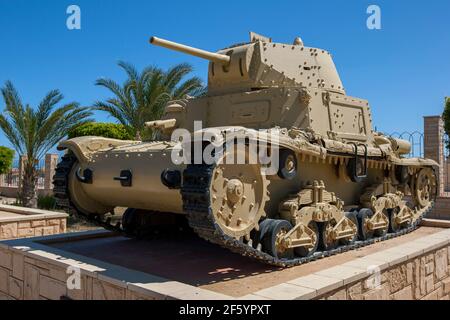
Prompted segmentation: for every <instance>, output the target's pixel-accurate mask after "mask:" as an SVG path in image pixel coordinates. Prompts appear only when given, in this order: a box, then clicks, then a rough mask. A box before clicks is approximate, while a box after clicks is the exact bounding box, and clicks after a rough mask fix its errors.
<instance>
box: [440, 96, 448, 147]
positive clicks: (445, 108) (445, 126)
mask: <svg viewBox="0 0 450 320" xmlns="http://www.w3.org/2000/svg"><path fill="white" fill-rule="evenodd" d="M442 120H443V121H444V130H445V133H446V134H448V135H450V97H447V98H445V106H444V113H443V114H442ZM447 148H449V149H450V142H449V143H448V144H447Z"/></svg>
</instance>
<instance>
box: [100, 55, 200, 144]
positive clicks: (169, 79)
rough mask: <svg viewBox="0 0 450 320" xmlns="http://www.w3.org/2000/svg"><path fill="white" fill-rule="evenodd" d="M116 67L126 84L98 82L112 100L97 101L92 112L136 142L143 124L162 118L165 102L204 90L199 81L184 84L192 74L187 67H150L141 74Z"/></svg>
mask: <svg viewBox="0 0 450 320" xmlns="http://www.w3.org/2000/svg"><path fill="white" fill-rule="evenodd" d="M118 65H119V66H120V67H121V68H122V69H123V70H124V71H125V72H126V74H127V76H128V78H127V80H126V81H125V82H124V84H123V85H122V86H121V85H119V84H118V83H117V82H115V81H113V80H111V79H103V78H102V79H98V80H97V81H96V85H98V86H102V87H105V88H107V89H109V90H110V91H111V92H112V93H113V94H114V97H112V98H109V99H107V100H106V101H97V102H96V103H95V104H94V109H96V110H101V111H105V112H107V113H109V114H110V116H112V117H114V118H116V119H117V120H118V121H119V122H120V123H121V124H123V125H124V126H125V127H126V128H127V131H128V132H129V133H130V134H131V135H132V136H133V137H135V138H136V140H142V136H143V134H144V132H145V131H144V130H145V122H146V121H152V120H158V119H160V118H161V116H162V114H163V112H164V106H165V104H166V103H167V101H169V100H174V99H181V98H184V97H186V96H188V95H189V96H198V95H201V94H203V93H204V90H205V88H204V87H203V85H202V81H201V80H200V78H198V77H192V78H189V79H187V80H185V81H183V79H184V78H185V77H186V76H187V75H188V74H189V73H191V72H192V67H191V66H190V65H189V64H184V63H183V64H179V65H176V66H174V67H172V68H170V69H169V70H167V71H163V70H161V69H159V68H157V67H154V66H149V67H147V68H145V69H144V70H143V71H142V72H138V71H137V70H136V68H135V67H134V66H132V65H131V64H129V63H126V62H123V61H120V62H119V63H118Z"/></svg>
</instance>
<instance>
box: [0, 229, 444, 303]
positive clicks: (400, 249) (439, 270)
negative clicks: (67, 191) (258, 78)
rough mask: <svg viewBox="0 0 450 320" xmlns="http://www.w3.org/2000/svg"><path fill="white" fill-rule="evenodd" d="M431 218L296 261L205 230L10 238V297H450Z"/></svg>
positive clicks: (0, 275)
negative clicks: (230, 243)
mask: <svg viewBox="0 0 450 320" xmlns="http://www.w3.org/2000/svg"><path fill="white" fill-rule="evenodd" d="M429 225H432V227H421V228H419V229H418V230H416V231H415V232H413V233H410V234H408V235H405V236H402V237H399V238H395V239H392V240H389V241H384V242H379V243H376V244H373V245H370V246H367V247H364V248H360V249H358V250H354V251H349V252H346V253H342V254H339V255H336V256H333V257H328V258H324V259H321V260H317V261H314V262H311V263H308V264H305V265H301V266H297V267H293V268H288V269H279V268H274V267H272V266H267V265H264V264H261V263H258V262H255V261H252V260H250V259H248V258H244V257H241V256H238V255H236V254H233V253H230V252H228V251H227V250H224V249H222V248H219V247H217V246H215V245H212V244H209V243H207V242H205V241H203V240H201V239H198V238H196V237H189V238H183V239H172V240H167V239H164V240H163V239H161V240H151V241H146V240H141V241H138V240H134V239H128V238H124V237H121V236H117V235H114V234H113V233H110V232H106V231H89V232H81V233H74V234H61V235H54V236H47V237H40V238H31V239H18V240H9V241H3V242H0V298H5V299H67V298H70V299H200V300H207V299H448V298H449V295H450V273H449V270H450V269H449V268H450V229H445V228H444V227H445V226H441V225H439V224H438V222H434V223H431V224H429ZM77 272H78V273H77ZM77 274H79V281H78V284H79V287H78V288H74V287H73V285H74V284H77V281H74V279H75V278H74V276H77ZM68 284H69V286H68Z"/></svg>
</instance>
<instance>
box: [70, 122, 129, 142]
mask: <svg viewBox="0 0 450 320" xmlns="http://www.w3.org/2000/svg"><path fill="white" fill-rule="evenodd" d="M84 136H97V137H105V138H111V139H119V140H132V139H133V137H132V136H131V135H130V134H129V133H128V131H127V130H126V128H125V126H124V125H121V124H117V123H105V122H88V123H85V124H82V125H81V126H78V127H76V128H74V129H72V130H71V131H70V132H69V134H68V137H69V139H72V138H75V137H84Z"/></svg>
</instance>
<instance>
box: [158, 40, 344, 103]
mask: <svg viewBox="0 0 450 320" xmlns="http://www.w3.org/2000/svg"><path fill="white" fill-rule="evenodd" d="M150 43H152V44H154V45H159V46H162V47H166V48H169V49H173V50H176V51H181V52H184V53H187V54H191V55H194V56H197V57H201V58H204V59H207V60H210V61H211V62H210V64H209V71H208V90H209V94H210V95H217V94H224V93H234V92H244V91H251V90H255V89H261V88H270V87H303V88H322V89H326V90H329V91H333V92H336V93H341V94H345V91H344V87H343V85H342V82H341V79H340V77H339V74H338V73H337V70H336V67H335V65H334V62H333V59H332V57H331V54H330V53H329V52H328V51H326V50H322V49H317V48H309V47H305V46H304V45H303V41H302V40H301V39H300V38H296V39H295V40H294V43H293V44H291V45H290V44H283V43H275V42H272V39H270V38H267V37H263V36H260V35H257V34H256V33H253V32H251V33H250V42H248V43H243V44H237V45H233V46H230V47H228V48H225V49H222V50H219V51H218V52H217V53H212V52H208V51H205V50H201V49H196V48H192V47H189V46H185V45H182V44H178V43H175V42H172V41H168V40H163V39H160V38H156V37H152V38H151V39H150Z"/></svg>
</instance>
